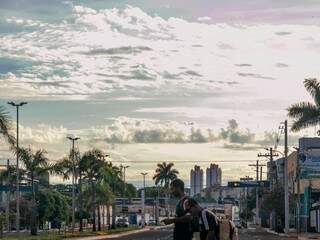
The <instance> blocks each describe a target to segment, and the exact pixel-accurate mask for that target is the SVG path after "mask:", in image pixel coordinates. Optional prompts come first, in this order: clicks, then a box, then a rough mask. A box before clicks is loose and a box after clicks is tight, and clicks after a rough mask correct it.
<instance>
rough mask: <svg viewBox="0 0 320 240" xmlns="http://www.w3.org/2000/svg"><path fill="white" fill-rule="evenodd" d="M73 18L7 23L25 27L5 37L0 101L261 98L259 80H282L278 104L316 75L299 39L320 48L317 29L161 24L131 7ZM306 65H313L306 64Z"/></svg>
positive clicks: (83, 11)
mask: <svg viewBox="0 0 320 240" xmlns="http://www.w3.org/2000/svg"><path fill="white" fill-rule="evenodd" d="M70 6H72V5H70ZM68 14H69V15H67V17H66V19H73V20H72V21H68V20H59V19H58V20H56V21H53V22H49V21H48V22H46V21H45V20H42V21H35V20H30V19H26V18H23V17H19V18H14V17H10V18H8V19H7V22H6V24H7V25H9V26H11V27H14V26H17V25H18V26H19V29H20V30H19V31H13V32H5V33H4V34H1V36H0V41H1V46H0V54H1V56H2V59H3V60H4V63H3V64H2V66H3V67H2V68H1V67H0V69H1V70H0V71H1V73H2V74H0V79H1V81H2V83H5V85H6V86H5V87H3V88H5V91H1V93H0V96H1V97H2V98H5V97H11V96H13V95H19V96H21V97H29V98H40V97H41V98H51V97H56V96H59V98H63V97H65V98H66V99H70V98H71V97H72V96H74V98H80V99H84V98H86V97H87V98H91V97H95V96H97V95H99V96H101V95H109V94H110V93H115V92H118V91H121V92H122V93H129V94H130V93H131V92H132V91H135V92H136V93H137V94H139V93H140V94H144V93H145V92H147V93H148V94H150V95H154V94H158V95H166V96H168V95H169V94H170V95H171V96H176V95H177V94H181V93H183V92H187V91H188V95H189V96H190V95H192V94H193V93H194V92H196V93H197V94H198V93H203V94H206V93H214V94H218V93H224V92H226V91H233V92H234V93H235V92H244V91H245V92H247V93H248V94H247V95H248V96H251V95H252V96H254V95H255V94H256V96H257V95H259V93H258V91H257V85H256V82H254V79H255V78H259V79H260V80H261V81H259V87H261V86H263V87H261V88H264V87H265V86H268V84H269V83H268V81H267V80H270V79H281V83H280V82H279V84H280V85H279V86H280V87H279V88H278V89H274V90H273V91H272V93H271V95H272V96H271V95H270V98H277V97H278V96H280V95H281V91H280V89H281V87H282V86H285V85H287V84H288V83H289V79H290V85H291V86H293V87H294V88H295V89H294V90H293V92H294V95H297V96H298V95H299V94H300V92H301V91H300V89H301V88H300V87H298V83H300V82H301V79H304V78H305V75H306V74H309V73H312V72H316V68H315V67H314V66H316V64H317V61H316V56H314V54H315V53H314V48H313V49H312V48H311V47H306V45H305V44H308V43H307V42H306V41H304V42H301V39H306V38H308V37H311V36H312V38H313V39H314V42H317V41H318V40H319V39H318V38H317V37H316V36H314V34H313V32H317V31H318V30H319V29H318V28H319V27H317V26H302V25H288V24H280V25H272V24H256V25H232V24H226V23H220V24H212V23H208V22H206V23H204V22H201V21H200V22H199V21H192V20H185V19H183V18H180V17H168V18H161V17H159V16H156V15H152V14H148V13H147V12H145V11H143V10H142V9H140V8H137V7H132V6H126V7H123V8H120V7H119V8H113V9H92V8H89V7H85V6H73V7H72V12H71V13H68ZM204 16H206V15H204ZM207 19H208V18H207ZM200 20H201V19H200ZM202 20H205V19H202ZM0 28H1V26H0ZM190 29H192V34H190ZM284 32H286V33H289V32H290V33H294V34H290V35H289V34H287V36H286V38H285V39H284V38H283V37H282V35H277V34H275V33H284ZM279 46H281V51H280V50H279V49H280V48H279ZM307 46H308V45H307ZM229 50H232V51H229ZM295 51H297V52H299V53H301V58H299V59H298V60H297V59H294V58H293V57H292V53H293V52H295ZM262 56H263V57H262ZM10 59H14V62H15V63H14V64H16V63H19V64H18V66H17V65H14V64H13V61H12V60H10ZM302 59H309V64H306V63H305V62H303V61H302ZM24 61H25V62H26V66H25V65H24ZM235 62H236V63H237V62H240V63H238V64H235ZM281 62H285V63H286V64H287V65H288V66H291V67H292V71H290V73H283V71H279V67H280V65H279V64H275V63H281ZM310 62H311V63H310ZM20 63H22V64H20ZM250 63H252V64H250ZM0 65H1V63H0ZM135 66H140V67H139V68H134V67H135ZM297 66H299V68H297ZM239 67H243V68H245V67H250V72H240V73H239ZM283 67H284V65H283ZM3 69H5V70H3ZM270 72H272V77H270V76H269V75H268V74H270ZM283 74H286V76H283ZM243 77H246V78H247V79H246V81H243ZM41 82H43V84H42V83H41ZM222 83H225V84H222ZM235 83H237V84H235ZM235 85H237V86H235ZM168 89H170V91H168ZM191 91H193V93H192V92H191ZM270 92H271V91H270ZM300 95H301V94H300ZM300 95H299V96H300Z"/></svg>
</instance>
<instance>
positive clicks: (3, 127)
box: [0, 106, 15, 146]
mask: <svg viewBox="0 0 320 240" xmlns="http://www.w3.org/2000/svg"><path fill="white" fill-rule="evenodd" d="M10 129H11V118H10V116H9V114H8V112H7V111H6V110H5V108H4V107H3V106H0V137H1V136H3V137H4V138H5V139H6V140H7V142H8V143H9V144H10V145H11V146H14V145H15V138H14V137H13V135H11V133H10Z"/></svg>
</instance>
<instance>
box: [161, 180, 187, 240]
mask: <svg viewBox="0 0 320 240" xmlns="http://www.w3.org/2000/svg"><path fill="white" fill-rule="evenodd" d="M170 190H171V193H172V195H173V196H174V197H176V198H179V202H178V204H177V206H176V214H175V215H176V216H175V218H167V219H164V220H163V222H164V224H166V225H168V224H172V223H174V230H173V239H174V240H191V239H192V236H193V234H192V229H191V221H192V216H191V214H190V213H189V212H188V209H189V207H188V199H189V198H188V197H187V196H186V195H185V193H184V183H183V181H182V180H180V179H175V180H173V181H172V182H171V184H170Z"/></svg>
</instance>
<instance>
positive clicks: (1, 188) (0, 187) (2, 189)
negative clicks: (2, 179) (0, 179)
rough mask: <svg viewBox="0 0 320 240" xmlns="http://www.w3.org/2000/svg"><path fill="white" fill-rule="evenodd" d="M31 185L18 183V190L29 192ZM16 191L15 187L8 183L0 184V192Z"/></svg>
mask: <svg viewBox="0 0 320 240" xmlns="http://www.w3.org/2000/svg"><path fill="white" fill-rule="evenodd" d="M31 190H32V189H31V186H25V185H20V186H19V192H31ZM9 191H16V188H15V187H12V188H10V186H8V185H0V192H9Z"/></svg>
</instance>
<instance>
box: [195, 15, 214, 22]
mask: <svg viewBox="0 0 320 240" xmlns="http://www.w3.org/2000/svg"><path fill="white" fill-rule="evenodd" d="M197 20H198V21H199V22H209V21H211V17H208V16H204V17H198V18H197Z"/></svg>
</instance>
